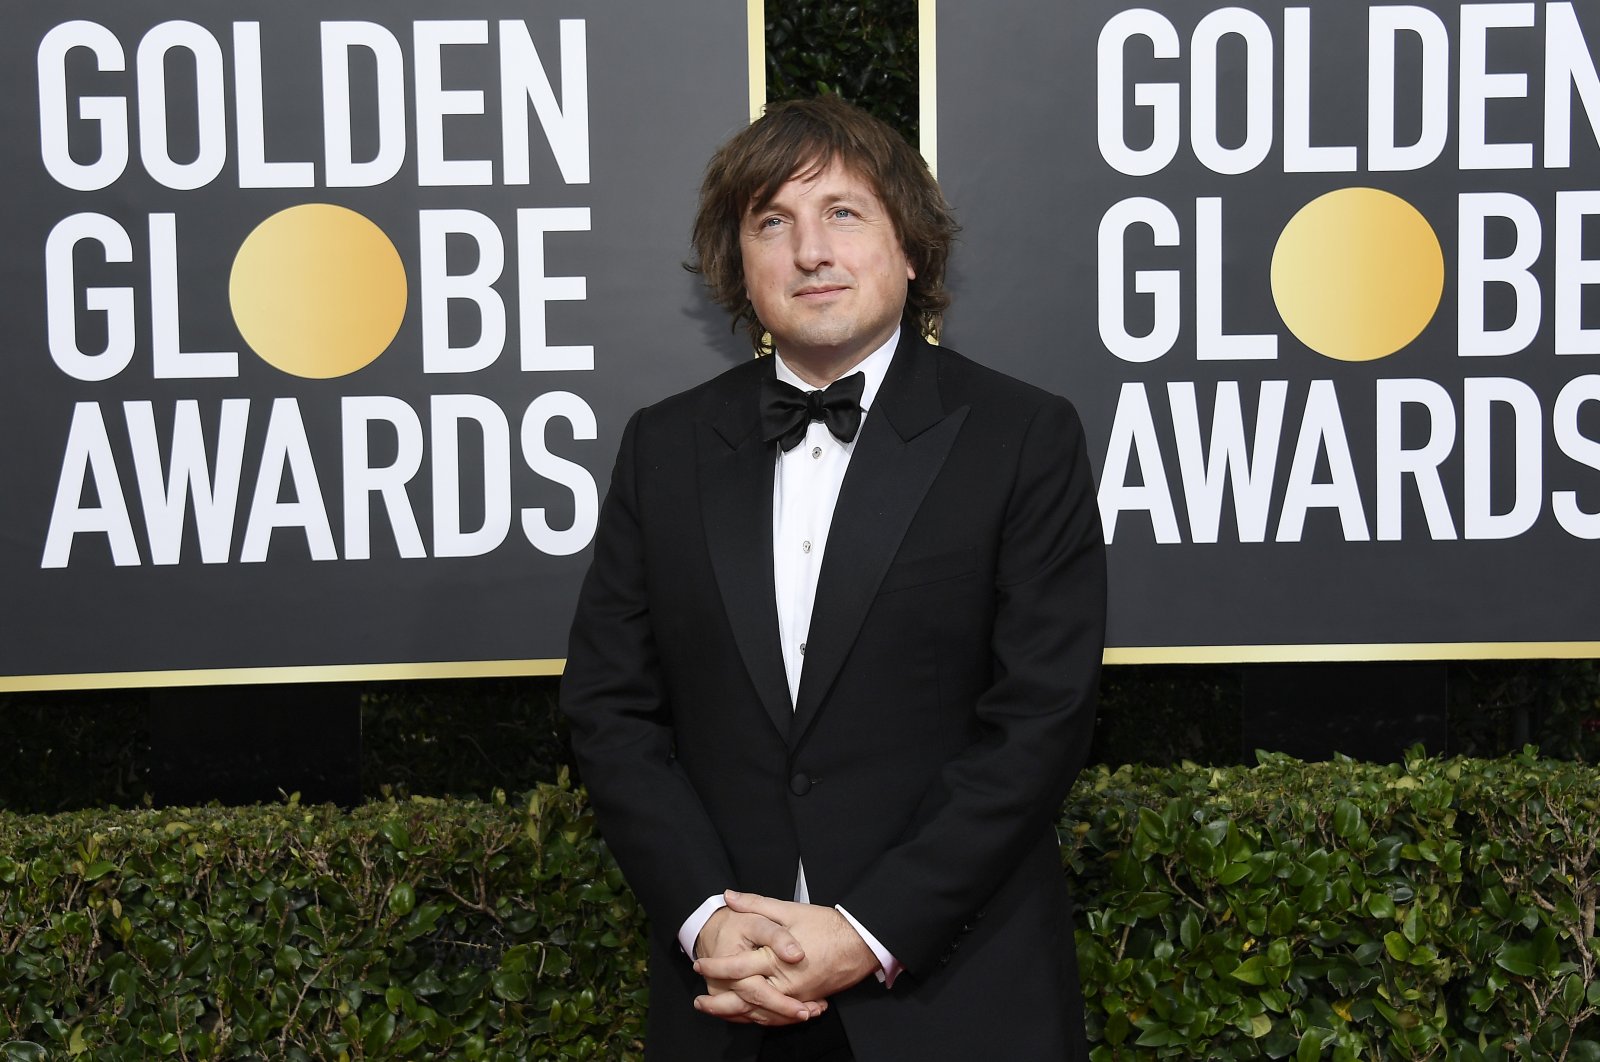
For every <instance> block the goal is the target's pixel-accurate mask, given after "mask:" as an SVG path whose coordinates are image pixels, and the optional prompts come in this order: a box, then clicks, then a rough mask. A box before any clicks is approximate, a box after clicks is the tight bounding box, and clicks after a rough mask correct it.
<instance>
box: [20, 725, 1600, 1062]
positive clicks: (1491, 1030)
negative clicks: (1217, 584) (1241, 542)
mask: <svg viewBox="0 0 1600 1062" xmlns="http://www.w3.org/2000/svg"><path fill="white" fill-rule="evenodd" d="M1597 795H1600V772H1597V771H1596V770H1595V769H1593V768H1587V767H1582V766H1578V765H1573V764H1567V763H1557V762H1550V761H1542V760H1539V759H1537V758H1535V757H1534V756H1532V755H1531V754H1528V755H1524V756H1523V757H1520V758H1517V759H1512V760H1503V761H1481V760H1434V759H1422V758H1416V759H1414V760H1412V761H1410V762H1408V763H1405V764H1399V765H1390V766H1373V765H1366V764H1357V763H1352V762H1348V761H1344V762H1339V763H1333V764H1303V763H1299V762H1297V761H1293V760H1290V759H1287V758H1284V757H1276V756H1264V757H1262V763H1261V764H1260V766H1258V767H1255V768H1250V769H1246V768H1220V769H1217V768H1201V767H1193V766H1186V767H1183V768H1180V769H1177V770H1171V771H1163V770H1156V769H1152V768H1132V767H1124V768H1121V769H1118V770H1115V771H1112V770H1109V769H1103V768H1102V769H1095V770H1092V771H1090V772H1088V773H1087V774H1086V775H1085V777H1084V778H1083V780H1082V781H1081V783H1080V784H1079V785H1078V787H1077V788H1076V789H1075V790H1074V793H1073V795H1072V798H1071V800H1070V801H1069V804H1068V806H1067V808H1066V811H1065V815H1064V818H1063V826H1062V837H1063V846H1062V855H1063V860H1064V862H1065V863H1066V864H1067V866H1068V868H1069V870H1070V873H1071V876H1072V877H1073V878H1074V880H1075V882H1076V890H1077V895H1078V902H1079V907H1080V912H1079V938H1078V947H1079V956H1080V959H1081V962H1082V965H1083V973H1084V983H1085V986H1086V989H1087V993H1088V1017H1089V1024H1090V1032H1091V1036H1092V1038H1093V1039H1094V1041H1095V1043H1096V1046H1095V1049H1094V1057H1095V1058H1097V1059H1125V1058H1126V1059H1132V1058H1184V1059H1195V1058H1257V1057H1269V1058H1295V1059H1297V1060H1303V1059H1313V1058H1335V1059H1355V1058H1363V1059H1402V1058H1403V1059H1424V1058H1438V1059H1444V1058H1451V1059H1477V1058H1521V1059H1558V1058H1568V1059H1575V1060H1576V1059H1597V1058H1600V1017H1597V1012H1600V980H1597V976H1596V969H1595V960H1596V958H1597V951H1600V941H1596V939H1595V926H1594V917H1595V901H1596V895H1597V889H1600V858H1597V856H1596V846H1597V844H1600V809H1597V806H1596V801H1597ZM642 930H643V919H642V915H641V913H640V911H639V909H638V907H637V906H636V904H635V903H634V901H633V899H632V897H631V895H630V894H629V893H628V892H627V890H626V888H625V887H624V886H623V884H622V882H621V879H620V877H619V876H618V874H617V871H616V868H615V866H614V865H613V864H612V863H611V861H610V859H609V857H608V855H607V854H606V852H605V849H604V847H603V845H602V843H601V842H600V840H599V838H598V837H597V835H596V834H595V832H594V828H593V822H592V819H591V818H590V817H589V815H588V812H587V810H586V808H585V805H584V802H583V798H582V795H581V793H580V792H577V791H574V790H573V789H571V788H570V787H567V786H565V785H557V786H542V787H540V788H539V789H538V790H536V791H535V792H534V793H533V794H531V795H530V797H529V798H528V800H527V802H526V803H522V802H517V803H506V802H505V801H503V800H501V801H491V802H470V801H453V800H451V801H443V800H412V801H409V802H404V803H395V802H386V803H374V804H369V805H367V806H365V807H363V808H360V809H358V810H357V811H355V812H351V813H342V812H339V811H337V810H335V809H331V808H326V807H314V808H307V807H300V806H297V805H295V804H292V803H291V804H289V805H285V806H278V807H266V808H247V809H223V808H204V809H191V810H186V811H162V812H151V811H143V812H120V813H119V812H80V813H74V814H70V815H59V816H50V817H39V816H28V817H22V816H11V815H0V1044H3V1046H0V1058H7V1059H9V1058H52V1059H54V1058H80V1059H118V1060H120V1059H126V1058H130V1057H163V1056H164V1057H175V1058H186V1059H204V1058H254V1057H268V1058H297V1059H308V1058H315V1059H323V1058H327V1059H336V1058H349V1059H370V1058H395V1059H399V1058H489V1059H522V1058H576V1059H583V1058H596V1059H599V1058H628V1057H636V1056H637V1054H638V1046H639V1037H640V1036H641V1034H642V1016H643V1011H644V1004H645V994H644V992H645V990H644V949H643V942H642Z"/></svg>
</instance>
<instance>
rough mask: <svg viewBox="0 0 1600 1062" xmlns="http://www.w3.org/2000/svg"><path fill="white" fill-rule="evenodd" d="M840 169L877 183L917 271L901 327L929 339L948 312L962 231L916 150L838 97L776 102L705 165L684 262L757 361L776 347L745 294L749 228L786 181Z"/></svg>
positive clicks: (880, 197) (879, 192) (828, 96)
mask: <svg viewBox="0 0 1600 1062" xmlns="http://www.w3.org/2000/svg"><path fill="white" fill-rule="evenodd" d="M835 160H837V161H839V162H840V163H842V164H843V165H844V166H845V167H847V168H848V169H850V170H853V171H855V172H856V173H857V174H858V175H859V176H861V177H864V178H866V179H867V180H868V181H869V182H871V184H872V188H873V191H874V192H876V193H877V196H878V198H879V199H880V200H881V201H882V202H883V205H884V207H885V208H886V209H887V210H888V212H889V218H890V220H891V221H892V222H893V223H894V231H895V234H896V235H897V236H899V238H900V246H901V248H902V249H903V250H904V251H905V255H906V259H907V260H908V261H909V262H910V263H911V268H912V269H914V270H916V274H917V275H916V277H915V278H914V279H912V280H911V281H910V283H909V285H908V287H907V291H906V306H905V310H904V312H903V315H902V320H903V321H904V323H905V324H906V325H908V326H910V327H912V328H915V329H916V330H917V332H918V333H919V334H921V335H924V336H932V335H934V334H935V333H936V332H937V331H938V327H939V321H940V319H941V318H942V317H943V315H944V311H945V310H946V309H948V308H949V306H950V293H949V292H948V291H946V290H945V287H944V272H945V265H946V263H947V262H948V261H949V260H950V246H951V244H952V243H953V242H954V240H955V234H956V231H957V230H958V228H959V226H958V225H956V222H955V218H954V217H952V216H951V213H950V207H949V205H948V204H946V203H945V201H944V193H943V192H941V191H940V190H939V184H938V182H937V181H935V180H934V179H933V174H931V173H929V172H928V166H927V163H925V162H923V160H922V156H921V155H919V154H918V153H917V151H916V149H914V148H913V147H912V146H911V145H910V144H909V143H907V142H906V140H905V138H904V137H902V136H901V135H900V134H899V133H897V132H895V131H894V129H892V128H891V127H889V126H888V125H886V124H885V123H884V122H882V121H880V120H879V119H877V118H874V117H873V116H872V115H870V114H868V113H867V112H866V111H863V110H862V109H860V108H859V107H855V106H853V105H851V104H849V103H846V102H845V101H844V100H842V99H840V98H839V97H837V96H833V95H825V96H818V97H816V98H815V99H806V100H785V101H783V102H781V103H772V104H768V106H767V109H766V111H765V113H763V114H762V116H761V117H760V118H758V119H756V121H755V122H753V123H751V124H750V125H749V126H747V127H746V128H745V129H743V130H741V131H740V132H739V133H737V134H735V135H734V136H733V137H732V138H731V139H730V140H729V141H728V142H727V143H725V144H723V145H722V147H720V148H718V149H717V153H716V154H715V155H713V156H711V161H710V162H709V163H708V164H707V165H706V175H705V180H704V181H703V182H702V183H701V185H700V208H699V211H698V212H697V213H696V215H695V219H694V233H693V236H692V241H693V246H694V257H693V258H691V259H690V260H689V261H688V262H685V263H684V267H685V268H687V269H688V270H689V271H690V272H692V273H698V274H700V275H701V277H703V278H704V280H705V283H706V287H707V288H708V289H709V290H710V292H711V298H712V299H713V300H714V301H715V302H716V304H717V305H718V306H721V307H722V308H723V309H724V310H727V311H728V313H730V314H731V315H732V316H733V327H734V328H738V327H739V324H740V322H743V323H744V325H745V329H746V331H747V332H748V333H749V335H750V341H751V344H752V345H753V346H754V347H755V349H756V350H757V351H758V352H760V353H763V354H765V353H770V352H771V346H770V342H771V341H770V338H769V337H767V335H766V329H765V328H763V327H762V324H761V322H760V321H759V320H758V319H757V318H756V311H755V307H754V306H752V305H751V304H750V299H749V297H748V296H747V295H746V294H745V284H744V256H743V251H742V250H741V244H740V234H741V232H742V231H743V228H744V224H745V220H746V218H747V217H748V216H749V214H750V212H751V211H753V210H759V209H761V208H762V207H764V206H765V205H766V204H767V203H768V202H769V201H770V200H771V199H772V197H773V196H774V195H776V194H777V192H778V189H779V188H781V187H783V185H784V184H785V183H786V182H787V181H788V180H790V178H793V177H795V176H797V175H799V176H803V175H809V174H812V173H819V172H821V171H822V170H824V169H826V168H827V167H828V166H829V165H830V164H831V163H833V162H834V161H835Z"/></svg>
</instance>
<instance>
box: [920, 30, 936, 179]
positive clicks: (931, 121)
mask: <svg viewBox="0 0 1600 1062" xmlns="http://www.w3.org/2000/svg"><path fill="white" fill-rule="evenodd" d="M933 5H934V0H917V139H918V140H920V141H921V142H922V157H923V159H924V160H926V161H927V163H928V172H930V173H932V174H933V175H934V177H936V178H937V177H938V176H939V86H938V81H939V29H938V21H939V20H938V19H937V18H935V17H934V11H933Z"/></svg>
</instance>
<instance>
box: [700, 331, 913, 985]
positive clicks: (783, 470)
mask: <svg viewBox="0 0 1600 1062" xmlns="http://www.w3.org/2000/svg"><path fill="white" fill-rule="evenodd" d="M899 341H900V330H899V329H896V330H895V333H894V335H892V336H890V337H889V341H888V342H887V343H885V344H884V345H883V346H881V347H879V348H878V349H877V350H875V351H873V352H872V353H871V354H869V355H867V357H866V359H865V360H863V361H862V362H861V363H860V364H858V365H857V366H856V367H855V368H853V369H851V370H850V373H855V372H860V373H862V374H863V375H865V376H866V386H865V387H863V389H862V392H861V411H862V412H861V423H862V426H863V427H865V425H866V420H867V416H868V412H869V411H870V410H871V409H872V403H873V401H874V399H875V398H876V397H877V394H878V388H879V386H880V385H882V383H883V378H884V376H885V374H887V373H888V371H889V362H890V361H892V360H893V358H894V349H895V346H896V345H897V344H898V343H899ZM773 357H774V359H775V362H776V364H775V366H774V368H775V369H776V372H777V378H778V379H779V380H781V381H783V382H784V383H787V384H792V385H793V386H795V387H798V388H800V389H801V390H802V391H811V390H815V388H813V387H812V386H811V385H810V384H808V383H806V382H804V381H803V380H801V379H800V377H799V376H797V375H796V374H795V373H794V371H793V370H791V369H790V368H789V366H788V365H787V364H785V363H784V360H783V354H782V352H781V351H780V352H778V353H777V354H774V355H773ZM846 375H849V373H847V374H846ZM860 438H861V435H860V432H857V433H856V437H855V439H852V440H851V441H850V442H847V443H846V442H840V441H839V440H838V439H836V438H834V436H833V433H832V432H830V431H829V430H828V428H827V426H826V425H825V424H823V423H822V422H821V421H816V420H814V421H811V423H810V424H809V425H808V426H807V428H806V437H805V440H804V441H803V442H801V443H800V444H799V445H798V446H796V447H794V448H793V449H792V450H781V449H780V450H778V451H777V457H776V460H775V464H776V468H775V469H774V472H773V476H772V567H773V580H774V586H773V588H774V590H775V591H776V594H777V605H778V639H779V642H780V644H781V645H782V647H783V669H784V673H785V676H786V677H787V678H788V680H789V704H790V706H791V707H793V705H794V703H795V702H796V701H797V700H798V699H799V695H800V674H801V670H802V667H803V665H804V663H805V654H806V637H807V634H808V632H809V631H810V630H811V608H812V604H813V602H814V601H815V600H816V594H817V577H818V575H820V574H821V572H822V558H823V556H824V555H825V554H826V553H827V549H828V530H829V527H830V525H831V524H832V523H833V508H834V505H835V504H836V503H837V502H838V500H839V487H840V486H841V485H842V484H843V483H844V474H845V471H846V469H848V468H849V466H850V455H851V454H852V453H854V452H855V445H856V442H857V441H859V440H860ZM794 899H795V902H796V903H808V902H810V900H809V893H808V891H807V889H806V873H805V866H804V864H802V865H801V866H799V867H798V868H797V873H796V877H795V887H794ZM723 906H725V904H724V901H723V899H722V897H721V896H720V895H719V896H712V897H709V898H708V899H707V900H706V901H705V903H703V904H701V905H700V906H699V907H698V908H696V909H695V912H694V914H692V915H690V916H689V917H688V918H687V919H686V920H685V921H684V923H683V926H682V927H681V928H680V929H679V931H678V943H679V945H680V946H682V948H683V950H684V952H685V953H686V954H688V955H691V956H692V955H693V954H694V944H695V941H696V940H697V939H699V936H700V930H701V929H702V928H704V926H705V924H706V921H707V920H708V919H710V917H711V915H712V914H713V913H715V912H716V910H717V909H718V908H720V907H723ZM835 909H836V910H837V911H838V912H839V913H840V914H841V915H843V916H844V917H845V919H846V920H847V921H848V922H849V923H850V924H851V925H852V926H854V927H855V930H856V932H857V933H859V934H861V939H862V940H863V941H865V942H866V944H867V947H869V948H871V949H872V952H873V954H874V955H875V956H877V959H878V964H879V966H880V969H879V971H878V979H879V980H880V981H883V982H884V983H885V984H887V985H892V984H893V983H894V979H895V977H896V976H898V975H899V973H900V963H899V962H898V961H896V959H895V958H894V956H893V955H891V954H890V953H889V952H888V950H887V949H885V948H884V946H883V945H882V944H880V943H879V942H878V939H877V938H876V937H874V936H873V935H872V934H871V933H869V932H867V930H866V928H865V927H864V926H862V925H861V923H860V922H857V921H856V920H855V919H854V918H853V917H851V915H850V912H849V911H846V910H845V909H844V908H843V907H836V908H835Z"/></svg>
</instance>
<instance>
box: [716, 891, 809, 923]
mask: <svg viewBox="0 0 1600 1062" xmlns="http://www.w3.org/2000/svg"><path fill="white" fill-rule="evenodd" d="M722 899H723V901H724V902H725V903H727V905H728V906H729V907H731V908H733V909H734V910H735V911H739V912H742V913H744V914H758V915H761V916H762V917H763V918H768V919H771V920H772V921H773V922H774V923H775V924H777V925H779V926H786V925H788V924H789V921H790V919H791V918H793V916H794V909H795V908H796V907H800V906H803V905H801V904H797V903H793V902H791V901H786V900H775V899H773V898H772V897H771V896H763V895H761V894H760V893H759V892H734V891H733V890H732V889H729V890H727V891H726V892H724V893H723V894H722Z"/></svg>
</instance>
